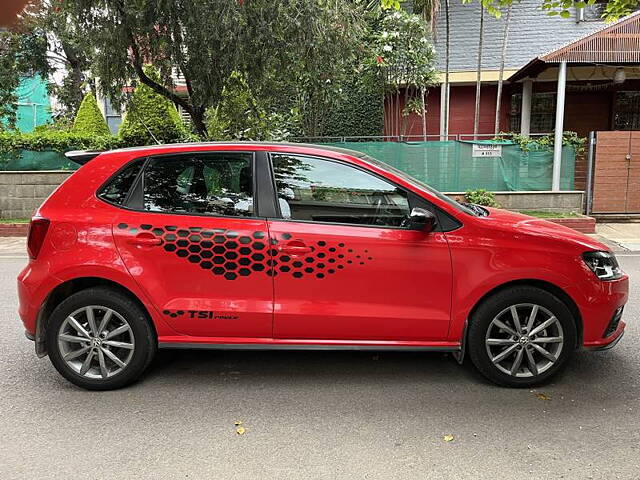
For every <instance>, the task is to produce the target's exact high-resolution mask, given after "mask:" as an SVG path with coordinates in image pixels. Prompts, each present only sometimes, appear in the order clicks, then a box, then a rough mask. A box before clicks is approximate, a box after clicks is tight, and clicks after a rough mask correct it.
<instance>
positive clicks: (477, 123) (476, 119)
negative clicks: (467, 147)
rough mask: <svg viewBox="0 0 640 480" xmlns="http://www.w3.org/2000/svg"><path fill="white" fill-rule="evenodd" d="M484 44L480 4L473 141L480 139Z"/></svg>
mask: <svg viewBox="0 0 640 480" xmlns="http://www.w3.org/2000/svg"><path fill="white" fill-rule="evenodd" d="M483 43H484V6H483V5H482V4H480V29H479V34H478V67H477V70H476V105H475V110H474V114H473V139H474V140H476V139H477V138H478V130H479V128H480V91H481V89H482V45H483Z"/></svg>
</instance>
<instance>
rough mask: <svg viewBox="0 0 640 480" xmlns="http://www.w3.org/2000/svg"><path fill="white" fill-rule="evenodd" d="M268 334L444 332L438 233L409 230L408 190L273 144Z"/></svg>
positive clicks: (371, 336) (444, 271)
mask: <svg viewBox="0 0 640 480" xmlns="http://www.w3.org/2000/svg"><path fill="white" fill-rule="evenodd" d="M272 163H273V168H274V174H275V180H276V187H277V191H278V203H279V208H280V211H281V217H282V218H281V219H274V220H270V221H269V232H270V236H271V243H272V244H273V245H272V249H271V251H272V254H273V255H274V257H273V261H274V268H275V276H274V300H275V304H274V336H275V337H276V338H281V339H283V338H287V339H318V340H322V339H327V340H407V341H411V340H413V341H435V340H444V339H445V338H446V336H447V332H448V328H449V317H450V302H451V260H450V255H449V248H448V246H447V241H446V238H445V235H444V234H443V233H441V232H432V233H425V232H421V231H414V230H409V229H407V228H406V227H405V226H404V222H405V220H406V218H407V217H408V215H409V212H410V209H411V207H412V206H413V205H411V203H412V201H411V198H412V194H408V193H407V192H406V191H404V190H403V189H401V188H399V187H397V186H395V185H393V184H391V183H389V182H388V181H386V180H384V179H382V178H380V177H378V176H374V175H373V174H371V173H369V172H366V171H363V170H361V169H359V168H355V167H353V166H350V165H346V164H343V163H340V162H336V161H332V160H328V159H324V158H318V157H310V156H303V155H291V154H273V155H272Z"/></svg>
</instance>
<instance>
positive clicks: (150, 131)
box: [118, 65, 187, 145]
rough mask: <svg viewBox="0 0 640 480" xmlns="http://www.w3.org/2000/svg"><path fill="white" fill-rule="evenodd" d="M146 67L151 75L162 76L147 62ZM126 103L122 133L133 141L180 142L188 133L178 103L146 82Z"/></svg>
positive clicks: (147, 142) (129, 140) (146, 142)
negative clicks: (171, 100)
mask: <svg viewBox="0 0 640 480" xmlns="http://www.w3.org/2000/svg"><path fill="white" fill-rule="evenodd" d="M143 70H144V74H145V75H146V76H148V77H149V78H151V79H155V80H156V81H159V80H160V75H159V73H158V72H157V71H156V70H155V69H154V68H153V67H151V66H149V65H146V66H145V67H144V68H143ZM125 105H126V108H127V110H126V113H125V117H124V120H123V121H122V124H121V125H120V130H119V131H118V135H119V136H120V138H121V139H122V140H124V141H125V142H126V143H127V144H129V145H149V144H153V143H171V142H176V141H178V140H181V139H182V138H183V137H184V136H185V135H186V133H187V132H186V128H185V126H184V124H183V123H182V120H181V119H180V115H179V114H178V111H177V110H176V107H175V106H174V105H173V104H172V103H171V102H170V101H169V100H167V98H165V97H163V96H162V95H160V94H158V93H156V92H155V91H154V90H153V89H152V88H150V87H148V86H147V85H146V84H140V85H138V86H137V87H136V89H135V90H134V92H133V95H132V96H131V98H130V99H129V101H128V102H126V104H125Z"/></svg>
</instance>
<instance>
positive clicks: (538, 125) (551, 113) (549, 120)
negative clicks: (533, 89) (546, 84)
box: [509, 93, 556, 133]
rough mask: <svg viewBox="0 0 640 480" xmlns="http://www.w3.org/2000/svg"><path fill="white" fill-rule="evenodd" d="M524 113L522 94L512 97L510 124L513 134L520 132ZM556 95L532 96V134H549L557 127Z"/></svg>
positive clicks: (541, 94) (540, 94) (539, 94)
mask: <svg viewBox="0 0 640 480" xmlns="http://www.w3.org/2000/svg"><path fill="white" fill-rule="evenodd" d="M521 113H522V94H520V93H516V94H514V95H512V96H511V111H510V113H509V123H510V129H511V131H512V132H519V131H520V115H521ZM555 118H556V94H555V93H534V94H533V95H532V96H531V133H549V132H552V131H553V129H554V126H555Z"/></svg>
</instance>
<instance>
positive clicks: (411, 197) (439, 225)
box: [267, 151, 462, 232]
mask: <svg viewBox="0 0 640 480" xmlns="http://www.w3.org/2000/svg"><path fill="white" fill-rule="evenodd" d="M273 155H293V156H301V157H308V158H317V159H320V160H327V161H329V162H333V163H338V164H340V165H344V166H347V167H351V168H355V169H356V170H360V171H361V172H364V173H367V174H369V175H372V176H374V177H376V178H378V179H379V180H382V181H384V182H386V183H388V184H390V185H393V186H395V187H396V188H397V189H399V190H401V191H403V192H404V193H405V194H406V195H407V202H408V203H409V212H411V210H412V209H413V208H414V206H413V205H412V203H413V202H414V201H415V198H418V199H420V200H422V201H424V202H427V203H429V204H430V205H431V206H432V207H433V209H434V211H435V212H436V216H437V219H438V222H437V226H436V229H435V230H434V231H436V232H445V231H446V232H451V231H453V230H457V229H458V228H460V227H462V222H460V221H459V220H458V219H454V220H455V222H456V223H457V224H458V225H457V226H456V227H455V228H452V229H449V230H443V229H442V222H441V218H442V214H444V215H447V216H448V217H450V218H454V217H452V216H451V215H448V214H447V213H446V212H443V211H442V209H441V208H440V207H438V206H437V205H434V204H433V203H432V202H430V201H429V200H427V199H426V198H424V197H422V196H421V195H418V194H417V193H415V192H413V191H412V190H409V189H407V188H405V187H403V186H402V185H398V184H397V183H395V182H394V181H392V180H390V179H388V178H386V177H385V176H383V175H380V174H379V173H377V172H374V171H371V170H369V169H367V168H365V167H362V166H361V165H356V164H353V163H351V162H348V161H345V160H341V159H337V158H332V157H325V156H323V155H315V154H308V153H296V152H280V151H269V168H270V169H271V178H272V184H273V188H274V195H275V200H276V201H275V207H276V214H277V216H275V217H267V220H271V221H279V222H294V223H311V224H314V225H340V226H345V227H361V228H376V229H385V230H402V231H411V228H409V227H393V226H389V225H363V224H361V223H342V222H319V221H316V220H297V219H295V218H283V217H282V212H281V211H280V202H279V201H278V198H279V197H278V189H277V186H276V180H275V179H276V177H275V170H274V167H273V158H272V157H273Z"/></svg>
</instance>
